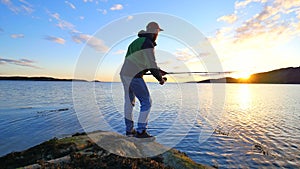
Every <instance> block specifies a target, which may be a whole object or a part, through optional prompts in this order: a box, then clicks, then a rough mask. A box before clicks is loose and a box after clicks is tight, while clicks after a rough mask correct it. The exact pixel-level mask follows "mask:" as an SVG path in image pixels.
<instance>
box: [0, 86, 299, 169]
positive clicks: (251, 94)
mask: <svg viewBox="0 0 300 169" xmlns="http://www.w3.org/2000/svg"><path fill="white" fill-rule="evenodd" d="M76 84H77V85H75V86H74V88H73V89H72V82H30V81H0V89H1V90H0V155H1V156H2V155H5V154H7V153H9V152H12V151H20V150H24V149H26V148H29V147H31V146H34V145H36V144H38V143H41V142H43V141H46V140H48V139H51V138H53V137H64V136H68V135H70V134H73V133H75V132H83V131H85V130H86V131H94V130H103V129H105V130H108V129H109V130H110V131H115V132H119V133H121V134H124V131H123V129H124V124H123V114H122V107H123V106H122V105H123V91H122V90H123V89H122V85H121V84H120V83H112V84H111V83H87V82H77V83H76ZM91 89H93V90H92V92H91ZM72 90H73V93H72ZM149 90H150V92H151V96H152V100H153V108H152V111H151V114H150V122H149V132H150V133H151V134H153V135H156V136H158V138H157V141H158V142H160V143H162V144H164V145H172V144H174V140H173V142H172V141H168V140H167V141H166V140H164V138H163V137H160V136H163V135H164V134H165V133H166V132H171V134H172V135H174V136H175V137H176V138H179V139H178V143H177V142H175V143H176V144H175V145H174V146H175V148H177V149H179V150H181V151H183V152H185V153H186V154H187V155H189V156H190V157H191V158H192V159H194V160H195V161H197V162H199V163H203V164H208V165H211V166H217V167H219V168H264V167H265V168H282V167H285V168H299V167H300V125H299V123H300V95H299V94H298V92H299V91H300V85H273V84H250V85H248V84H224V85H223V84H213V85H212V84H180V85H178V84H167V85H165V86H159V85H158V84H154V83H153V84H149ZM74 92H75V93H74ZM91 93H92V95H91ZM91 100H92V101H94V102H95V104H96V105H97V108H98V109H97V110H98V111H90V107H91V106H90V104H91ZM74 105H76V106H74ZM138 106H139V104H138V103H137V106H136V107H135V109H134V113H135V118H137V115H138ZM76 107H77V108H76ZM78 107H79V108H78ZM79 109H82V110H86V111H83V112H82V113H78V110H79ZM80 111H81V110H80ZM99 111H100V112H101V113H102V116H99ZM76 112H77V113H76ZM103 119H104V120H105V121H106V122H107V123H108V126H109V128H107V127H104V126H103V125H102V123H101V124H99V123H100V121H101V120H102V121H103ZM175 129H176V130H175Z"/></svg>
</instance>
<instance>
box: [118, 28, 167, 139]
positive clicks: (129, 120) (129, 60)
mask: <svg viewBox="0 0 300 169" xmlns="http://www.w3.org/2000/svg"><path fill="white" fill-rule="evenodd" d="M160 31H163V29H161V28H160V27H159V25H158V24H157V23H156V22H150V23H149V24H148V25H147V26H146V31H144V30H141V31H140V32H139V33H138V38H137V39H135V40H134V41H133V42H132V43H131V44H130V45H129V47H128V50H127V53H126V56H125V61H124V64H123V66H122V69H121V72H120V76H121V80H122V83H123V87H124V93H125V98H124V99H125V104H124V115H125V125H126V135H127V136H136V137H137V138H154V137H153V136H151V135H150V134H148V132H147V126H148V116H149V112H150V108H151V98H150V94H149V91H148V88H147V85H146V83H145V81H144V79H143V75H144V74H145V73H146V72H148V71H150V72H151V74H152V75H153V76H154V77H155V78H156V79H157V80H158V82H159V84H161V85H163V84H164V83H165V79H164V78H162V76H164V75H165V73H166V72H164V71H162V70H160V69H159V68H158V67H157V63H156V60H155V56H154V47H155V46H156V43H155V41H156V38H157V36H158V33H159V32H160ZM135 97H137V98H138V100H139V101H140V105H141V107H140V114H139V118H138V127H137V131H136V130H135V129H134V121H133V115H132V111H133V106H134V105H135Z"/></svg>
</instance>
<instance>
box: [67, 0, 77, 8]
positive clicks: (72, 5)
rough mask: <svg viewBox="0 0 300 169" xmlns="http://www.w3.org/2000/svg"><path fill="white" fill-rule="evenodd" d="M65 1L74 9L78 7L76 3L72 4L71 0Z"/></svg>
mask: <svg viewBox="0 0 300 169" xmlns="http://www.w3.org/2000/svg"><path fill="white" fill-rule="evenodd" d="M65 3H66V4H67V5H69V6H70V8H72V9H76V7H75V5H74V4H72V3H71V2H69V1H65Z"/></svg>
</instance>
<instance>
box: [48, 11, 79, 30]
mask: <svg viewBox="0 0 300 169" xmlns="http://www.w3.org/2000/svg"><path fill="white" fill-rule="evenodd" d="M47 13H48V14H49V16H50V17H51V18H54V19H55V20H56V21H57V24H56V26H57V27H59V28H60V29H62V30H68V31H71V32H72V33H80V32H79V31H78V30H76V29H75V25H73V24H72V23H70V22H68V21H66V20H63V19H61V17H60V14H59V13H51V12H49V11H47Z"/></svg>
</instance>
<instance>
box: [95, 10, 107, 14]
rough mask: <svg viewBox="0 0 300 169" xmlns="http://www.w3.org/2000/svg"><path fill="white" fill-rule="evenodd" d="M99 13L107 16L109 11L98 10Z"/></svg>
mask: <svg viewBox="0 0 300 169" xmlns="http://www.w3.org/2000/svg"><path fill="white" fill-rule="evenodd" d="M97 11H98V12H100V13H102V14H103V15H106V14H107V10H106V9H97Z"/></svg>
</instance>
